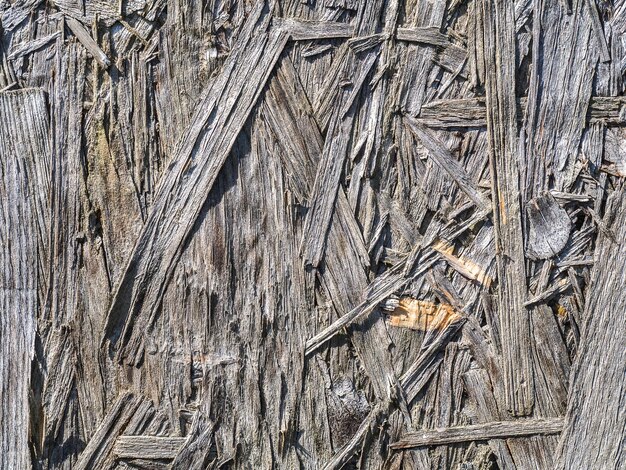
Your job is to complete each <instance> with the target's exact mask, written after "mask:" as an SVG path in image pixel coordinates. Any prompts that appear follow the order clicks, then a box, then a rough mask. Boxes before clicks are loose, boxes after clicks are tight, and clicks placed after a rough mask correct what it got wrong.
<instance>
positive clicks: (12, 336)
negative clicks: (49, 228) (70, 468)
mask: <svg viewBox="0 0 626 470" xmlns="http://www.w3.org/2000/svg"><path fill="white" fill-rule="evenodd" d="M47 134H48V116H47V109H46V104H45V97H44V95H43V93H42V92H41V91H40V90H23V91H22V90H20V91H13V92H4V93H0V190H1V194H2V198H1V199H0V202H1V206H0V218H1V219H0V244H1V247H0V267H1V271H0V272H1V273H2V274H1V275H0V312H2V316H1V317H0V383H1V384H2V386H1V388H0V420H1V421H2V425H1V426H0V448H1V449H2V452H0V467H1V468H16V469H17V468H28V467H30V465H31V457H30V449H29V441H30V436H29V421H30V418H29V395H30V389H31V383H30V367H31V361H32V360H33V357H34V355H35V331H36V328H37V297H38V293H37V290H38V287H39V286H38V279H37V272H38V266H37V264H38V263H39V262H40V260H41V259H40V258H39V255H40V254H39V252H38V239H39V233H38V230H39V227H38V226H37V221H38V220H40V219H39V217H44V213H43V209H44V208H43V207H38V203H39V202H40V196H42V194H41V193H45V190H46V188H47V187H48V185H49V182H50V181H49V174H46V173H43V172H42V170H43V171H49V168H46V163H49V160H47V159H46V158H47V156H48V155H47V154H48V151H47V149H48V146H47V138H48V137H47ZM42 173H43V174H42ZM38 209H41V210H42V212H40V213H38ZM42 255H43V253H42ZM42 258H43V256H42Z"/></svg>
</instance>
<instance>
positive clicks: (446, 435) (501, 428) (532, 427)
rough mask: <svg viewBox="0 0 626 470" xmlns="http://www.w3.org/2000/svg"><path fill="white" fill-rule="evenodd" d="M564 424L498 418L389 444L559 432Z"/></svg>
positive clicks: (402, 445)
mask: <svg viewBox="0 0 626 470" xmlns="http://www.w3.org/2000/svg"><path fill="white" fill-rule="evenodd" d="M562 428H563V418H542V419H517V420H514V421H495V422H491V423H483V424H473V425H467V426H456V427H450V428H441V429H435V430H427V431H422V432H412V433H407V434H405V435H404V436H403V437H402V439H400V440H399V441H397V442H394V443H392V444H390V447H391V448H392V449H396V450H399V449H410V448H413V447H422V446H439V445H445V444H454V443H459V442H471V441H484V440H489V439H508V438H511V437H524V436H532V435H536V434H543V435H546V434H558V433H560V432H561V429H562Z"/></svg>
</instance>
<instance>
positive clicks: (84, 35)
mask: <svg viewBox="0 0 626 470" xmlns="http://www.w3.org/2000/svg"><path fill="white" fill-rule="evenodd" d="M65 22H66V23H67V25H68V26H69V27H70V29H71V30H72V33H74V34H75V35H76V39H78V40H79V41H80V42H81V44H82V45H83V46H85V49H87V50H88V51H89V53H90V54H91V55H92V56H93V58H94V59H96V60H97V61H98V63H99V64H100V65H101V66H102V67H104V68H105V69H106V68H109V67H110V66H111V61H110V60H109V58H108V57H107V55H106V54H105V53H104V51H103V50H102V49H100V46H98V43H97V42H96V41H95V40H94V38H92V37H91V35H90V34H89V32H88V31H87V30H86V29H85V28H84V27H83V25H82V24H81V23H80V22H78V21H77V20H75V19H74V18H72V17H69V16H68V17H66V18H65Z"/></svg>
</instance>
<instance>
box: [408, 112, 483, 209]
mask: <svg viewBox="0 0 626 470" xmlns="http://www.w3.org/2000/svg"><path fill="white" fill-rule="evenodd" d="M404 121H405V122H406V123H407V124H408V127H409V129H410V130H411V132H412V133H413V134H414V135H415V137H417V138H418V139H419V141H420V142H421V143H422V145H424V147H426V149H427V150H428V154H429V155H430V157H431V158H432V161H433V162H434V163H435V165H437V166H438V167H439V169H440V170H442V171H444V172H445V173H447V174H448V176H449V177H450V178H452V179H453V180H454V182H455V183H456V184H457V185H458V186H459V188H460V189H461V191H463V192H464V193H465V194H466V195H467V197H469V198H470V200H471V201H472V202H473V203H474V204H475V205H476V207H478V209H479V210H482V211H484V212H485V214H488V213H490V212H491V201H490V200H489V198H488V197H487V196H485V195H484V194H483V193H482V192H481V191H480V189H478V186H477V185H476V183H474V181H472V178H471V176H470V175H468V174H467V172H466V171H465V168H463V167H462V166H461V164H460V163H459V162H458V161H457V160H456V159H455V158H454V157H453V156H452V154H451V153H450V151H449V150H448V149H447V148H446V147H445V145H444V144H443V142H441V140H439V139H438V138H437V136H436V135H434V134H433V133H432V131H430V130H428V129H427V128H426V127H425V126H424V125H423V124H421V123H420V122H419V121H418V120H417V119H415V118H413V117H411V116H409V115H405V116H404Z"/></svg>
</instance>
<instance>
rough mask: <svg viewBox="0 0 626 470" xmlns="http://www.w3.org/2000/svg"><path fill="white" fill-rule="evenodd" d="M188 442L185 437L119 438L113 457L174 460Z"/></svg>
mask: <svg viewBox="0 0 626 470" xmlns="http://www.w3.org/2000/svg"><path fill="white" fill-rule="evenodd" d="M186 440H187V438H185V437H162V436H119V437H118V438H117V440H116V441H115V446H114V447H113V455H115V456H116V457H117V458H120V459H147V460H159V459H169V460H173V459H174V457H176V454H177V453H178V451H179V449H180V448H181V447H182V446H183V444H184V443H185V441H186Z"/></svg>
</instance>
